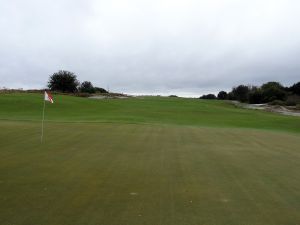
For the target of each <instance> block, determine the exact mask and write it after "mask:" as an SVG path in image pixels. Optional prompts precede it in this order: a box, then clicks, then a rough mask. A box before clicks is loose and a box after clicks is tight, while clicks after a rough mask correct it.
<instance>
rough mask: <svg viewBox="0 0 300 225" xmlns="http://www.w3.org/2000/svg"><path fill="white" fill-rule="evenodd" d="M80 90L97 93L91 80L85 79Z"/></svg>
mask: <svg viewBox="0 0 300 225" xmlns="http://www.w3.org/2000/svg"><path fill="white" fill-rule="evenodd" d="M79 91H80V92H84V93H95V88H94V86H93V84H92V83H91V82H90V81H84V82H82V83H81V85H80V87H79Z"/></svg>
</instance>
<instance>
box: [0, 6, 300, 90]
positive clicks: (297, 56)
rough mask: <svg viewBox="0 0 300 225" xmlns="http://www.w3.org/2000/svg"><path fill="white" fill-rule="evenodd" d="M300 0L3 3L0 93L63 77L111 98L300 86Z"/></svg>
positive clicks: (0, 44)
mask: <svg viewBox="0 0 300 225" xmlns="http://www.w3.org/2000/svg"><path fill="white" fill-rule="evenodd" d="M299 21H300V1H299V0H180V1H179V0H106V1H103V0H26V1H25V0H0V30H1V33H0V34H1V35H0V87H3V86H5V87H9V88H43V87H45V86H46V84H47V80H48V77H49V75H51V74H52V73H53V72H56V71H58V70H61V69H63V70H69V71H72V72H74V73H75V74H76V75H77V76H78V79H79V80H80V81H84V80H89V81H91V82H92V83H93V84H94V85H95V86H100V87H104V88H107V87H108V86H109V88H110V89H111V90H112V91H120V92H125V93H146V94H155V93H157V94H161V93H162V94H171V93H172V94H179V95H183V96H184V95H185V96H188V95H194V96H197V95H200V94H203V93H208V92H212V93H215V92H217V91H219V90H221V89H224V90H230V89H231V87H232V86H234V85H237V84H241V83H243V84H262V83H263V82H266V81H271V80H275V81H279V82H281V83H283V84H285V85H290V84H292V83H295V82H297V81H300V61H299V60H300V25H299Z"/></svg>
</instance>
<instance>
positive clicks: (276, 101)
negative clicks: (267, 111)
mask: <svg viewBox="0 0 300 225" xmlns="http://www.w3.org/2000/svg"><path fill="white" fill-rule="evenodd" d="M269 105H281V106H285V102H284V101H281V100H274V101H272V102H269Z"/></svg>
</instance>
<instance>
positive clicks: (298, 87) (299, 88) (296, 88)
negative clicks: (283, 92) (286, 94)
mask: <svg viewBox="0 0 300 225" xmlns="http://www.w3.org/2000/svg"><path fill="white" fill-rule="evenodd" d="M289 89H290V90H291V92H292V93H293V94H295V95H300V82H298V83H296V84H294V85H293V86H291V87H290V88H289Z"/></svg>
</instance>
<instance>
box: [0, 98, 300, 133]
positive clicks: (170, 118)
mask: <svg viewBox="0 0 300 225" xmlns="http://www.w3.org/2000/svg"><path fill="white" fill-rule="evenodd" d="M54 101H55V103H54V104H50V103H48V102H47V104H46V113H45V119H46V121H53V122H118V123H147V124H169V125H172V124H173V125H188V126H203V127H236V128H254V129H267V130H278V131H289V132H297V133H298V132H300V118H299V117H291V116H284V115H278V114H274V113H269V112H263V111H258V110H249V109H241V108H237V107H235V106H233V105H232V104H230V103H228V102H225V101H218V100H199V99H184V98H165V97H144V98H128V99H102V100H97V99H88V98H80V97H73V96H65V95H54ZM0 107H1V108H0V120H24V121H26V120H29V121H37V122H38V121H40V120H41V117H42V109H43V96H42V95H40V94H28V93H26V94H24V93H15V94H1V95H0Z"/></svg>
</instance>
